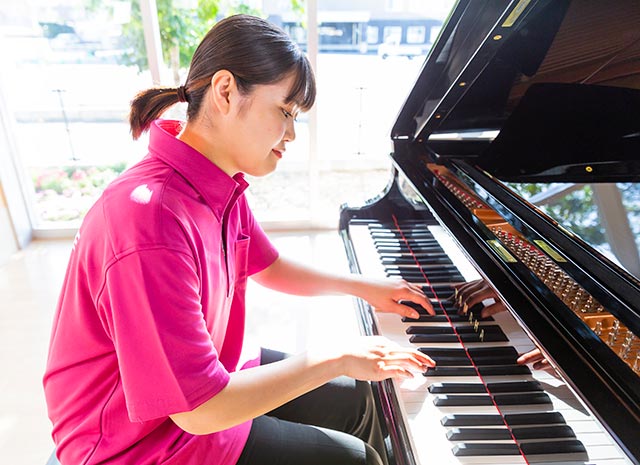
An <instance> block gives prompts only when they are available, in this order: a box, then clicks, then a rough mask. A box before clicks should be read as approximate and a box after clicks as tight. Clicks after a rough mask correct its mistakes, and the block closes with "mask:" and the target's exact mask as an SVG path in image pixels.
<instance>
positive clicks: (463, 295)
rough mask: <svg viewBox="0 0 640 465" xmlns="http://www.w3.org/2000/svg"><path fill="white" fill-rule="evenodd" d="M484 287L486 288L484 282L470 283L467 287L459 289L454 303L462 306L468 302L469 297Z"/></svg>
mask: <svg viewBox="0 0 640 465" xmlns="http://www.w3.org/2000/svg"><path fill="white" fill-rule="evenodd" d="M485 287H486V284H485V283H484V281H471V282H470V283H469V285H468V286H465V287H464V288H463V289H460V290H459V291H458V297H457V300H456V303H457V304H458V305H459V306H462V305H464V303H465V302H467V301H468V300H469V297H470V296H471V295H473V294H474V293H476V292H478V291H481V290H482V289H484V288H485ZM467 306H468V307H470V305H469V304H468V303H467Z"/></svg>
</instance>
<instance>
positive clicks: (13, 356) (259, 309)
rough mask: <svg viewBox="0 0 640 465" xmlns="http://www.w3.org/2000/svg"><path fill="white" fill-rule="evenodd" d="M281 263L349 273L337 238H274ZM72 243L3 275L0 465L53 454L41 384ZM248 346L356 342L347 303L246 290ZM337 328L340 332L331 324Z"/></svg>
mask: <svg viewBox="0 0 640 465" xmlns="http://www.w3.org/2000/svg"><path fill="white" fill-rule="evenodd" d="M271 238H272V240H273V242H274V243H275V245H276V246H277V247H278V249H279V250H280V252H281V253H282V254H283V255H286V256H290V257H292V258H294V259H296V260H300V261H304V262H307V263H312V264H314V265H315V266H318V267H321V268H323V269H325V270H335V271H338V272H341V273H344V272H347V271H348V268H347V261H346V258H345V254H344V250H343V247H342V243H341V241H340V238H339V236H338V234H337V232H335V231H327V232H313V233H274V234H271ZM70 247H71V241H66V240H48V241H34V242H33V243H31V244H30V245H29V246H28V247H27V248H26V249H25V250H22V251H20V252H19V253H17V254H15V255H14V256H13V257H12V258H11V259H10V260H9V262H8V263H6V264H5V265H3V266H1V267H0V296H1V298H0V367H1V368H2V372H3V374H4V376H2V377H1V378H0V463H2V464H12V465H44V464H45V463H46V461H47V458H48V456H49V454H50V452H51V450H52V448H53V442H52V440H51V437H50V430H51V424H50V423H49V420H48V418H47V415H46V407H45V402H44V395H43V392H42V387H41V386H42V383H41V378H42V374H43V370H44V366H45V362H46V355H47V346H48V341H49V331H50V325H51V320H52V316H53V311H54V308H55V305H56V300H57V297H58V292H59V290H60V285H61V283H62V280H63V277H64V271H65V268H66V263H67V259H68V256H69V251H70ZM247 302H248V315H249V316H248V328H247V333H248V337H247V339H252V340H254V341H256V343H257V344H260V345H262V346H265V347H270V348H274V349H278V350H283V351H289V352H295V351H299V350H301V349H303V348H304V347H305V346H306V345H307V344H309V343H321V342H322V341H323V340H326V335H327V334H328V333H329V331H331V334H332V338H334V337H340V335H342V336H344V337H351V336H352V335H355V334H357V332H358V329H357V322H356V320H355V314H354V311H353V308H354V306H353V303H352V299H351V298H350V297H345V296H331V297H318V298H305V297H295V296H287V295H282V294H278V293H275V292H273V291H270V290H268V289H264V288H262V287H260V286H258V285H256V284H253V283H251V284H250V286H249V289H248V295H247ZM336 322H339V324H336Z"/></svg>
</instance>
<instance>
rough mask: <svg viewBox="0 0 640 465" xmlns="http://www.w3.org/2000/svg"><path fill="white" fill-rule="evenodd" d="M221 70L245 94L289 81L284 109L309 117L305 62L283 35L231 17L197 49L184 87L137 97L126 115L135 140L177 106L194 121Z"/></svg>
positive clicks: (311, 96) (311, 94)
mask: <svg viewBox="0 0 640 465" xmlns="http://www.w3.org/2000/svg"><path fill="white" fill-rule="evenodd" d="M223 69H224V70H227V71H229V72H230V73H232V74H233V75H234V77H235V79H236V82H237V85H238V89H239V90H240V92H243V93H245V94H249V93H250V92H251V90H252V89H253V87H254V86H256V85H261V84H274V83H276V82H278V81H280V80H281V79H283V78H285V77H287V76H289V75H293V76H295V80H294V82H293V85H292V87H291V89H290V91H289V94H288V96H287V98H286V103H290V102H294V103H296V104H297V105H298V106H299V107H300V109H301V110H302V111H307V110H309V109H310V108H311V107H312V106H313V103H314V101H315V98H316V84H315V78H314V76H313V70H312V69H311V65H310V63H309V60H308V59H307V57H306V56H305V55H304V53H303V52H302V51H301V50H300V48H299V47H298V46H297V45H296V44H295V43H294V42H293V41H292V40H291V38H290V37H289V36H288V35H287V34H286V33H285V32H284V31H283V30H282V29H280V28H279V27H277V26H276V25H274V24H272V23H270V22H268V21H266V20H264V19H261V18H258V17H256V16H250V15H235V16H229V17H228V18H225V19H223V20H221V21H220V22H218V23H217V24H216V25H215V26H213V28H211V30H210V31H209V32H208V33H207V34H206V35H205V36H204V38H203V39H202V41H201V42H200V45H198V48H196V51H195V53H194V54H193V57H192V59H191V65H190V67H189V73H188V75H187V80H186V82H185V84H184V85H183V86H180V87H177V88H173V87H155V88H151V89H147V90H144V91H142V92H140V93H138V94H137V95H136V96H135V98H134V99H133V101H132V102H131V111H130V113H129V123H130V126H131V133H132V135H133V138H134V139H137V138H138V137H140V135H141V134H142V133H143V132H144V131H146V130H147V129H148V128H149V126H150V125H151V122H152V121H153V120H154V119H156V118H159V117H160V116H161V115H162V113H163V112H164V111H165V110H166V109H167V108H169V107H170V106H171V105H174V104H175V103H177V102H179V101H186V102H187V103H188V106H187V120H189V119H191V118H194V117H195V116H196V115H197V114H198V113H199V111H200V107H201V104H202V99H203V97H204V95H205V93H206V91H207V89H208V88H209V87H210V86H211V78H212V77H213V75H214V74H215V73H216V72H218V71H220V70H223Z"/></svg>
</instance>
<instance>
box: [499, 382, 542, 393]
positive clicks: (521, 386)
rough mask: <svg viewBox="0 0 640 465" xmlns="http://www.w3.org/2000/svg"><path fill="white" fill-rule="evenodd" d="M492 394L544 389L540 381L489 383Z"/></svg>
mask: <svg viewBox="0 0 640 465" xmlns="http://www.w3.org/2000/svg"><path fill="white" fill-rule="evenodd" d="M487 388H488V389H489V392H491V393H492V394H496V393H506V392H536V391H544V388H543V387H542V385H541V384H540V382H539V381H511V382H506V383H487Z"/></svg>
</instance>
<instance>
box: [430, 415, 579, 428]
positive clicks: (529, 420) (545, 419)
mask: <svg viewBox="0 0 640 465" xmlns="http://www.w3.org/2000/svg"><path fill="white" fill-rule="evenodd" d="M505 422H506V424H507V425H509V426H511V427H513V426H520V425H540V426H545V425H564V424H566V423H565V420H564V417H563V416H562V414H561V413H558V412H541V413H508V414H506V415H505V416H504V418H503V417H501V416H500V415H496V414H472V413H456V414H452V415H446V416H445V417H443V418H442V420H440V423H441V424H442V425H443V426H496V425H504V424H505Z"/></svg>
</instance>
